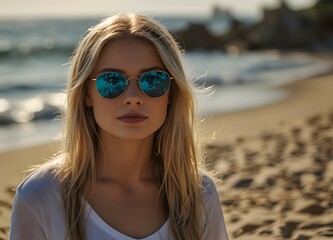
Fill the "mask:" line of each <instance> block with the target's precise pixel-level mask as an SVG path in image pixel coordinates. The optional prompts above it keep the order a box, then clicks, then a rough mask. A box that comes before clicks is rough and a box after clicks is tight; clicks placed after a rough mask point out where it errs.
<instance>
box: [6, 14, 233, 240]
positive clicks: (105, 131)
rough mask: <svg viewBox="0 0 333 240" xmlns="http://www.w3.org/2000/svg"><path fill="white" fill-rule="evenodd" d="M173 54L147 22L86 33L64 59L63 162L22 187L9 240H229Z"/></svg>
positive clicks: (160, 30) (111, 24)
mask: <svg viewBox="0 0 333 240" xmlns="http://www.w3.org/2000/svg"><path fill="white" fill-rule="evenodd" d="M180 55H181V54H180V50H179V47H178V45H177V43H176V42H175V40H174V39H173V37H172V36H171V34H170V33H169V32H168V31H167V30H166V29H165V28H164V27H162V26H161V25H159V24H158V23H157V22H155V21H153V20H152V19H150V18H147V17H144V16H138V15H134V14H130V15H119V16H115V17H111V18H108V19H106V20H104V21H102V22H101V23H100V24H98V25H96V26H95V27H93V28H91V29H90V30H89V32H88V34H87V35H86V36H85V37H84V38H83V40H82V41H81V42H80V44H79V45H78V46H77V48H76V50H75V52H74V54H73V57H72V59H71V73H70V79H69V84H68V89H67V110H66V113H65V115H64V123H65V125H64V154H63V155H62V156H61V157H58V158H57V159H55V160H53V161H52V162H51V163H48V164H46V165H44V166H42V167H40V168H39V169H38V170H36V171H35V172H34V173H32V174H31V175H30V176H29V177H28V178H27V179H26V180H25V181H24V182H23V183H22V184H21V185H20V186H19V188H18V190H17V194H16V197H15V200H14V207H13V213H12V219H11V231H10V239H13V240H14V239H57V240H59V239H75V240H76V239H128V240H130V239H132V240H133V239H145V240H151V239H174V240H180V239H191V240H199V239H212V240H213V239H214V240H216V239H228V237H227V234H226V229H225V224H224V220H223V215H222V211H221V207H220V203H219V199H218V194H217V191H216V188H215V186H214V184H213V182H212V181H211V179H210V178H209V177H207V176H206V175H204V174H202V173H201V172H199V170H198V165H197V159H199V156H198V153H197V152H196V149H195V143H194V137H195V136H194V131H193V129H194V127H195V118H194V100H193V92H192V88H191V86H190V85H189V83H188V82H187V80H186V77H185V73H184V70H183V67H182V64H181V59H180Z"/></svg>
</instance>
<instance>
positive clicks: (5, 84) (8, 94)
mask: <svg viewBox="0 0 333 240" xmlns="http://www.w3.org/2000/svg"><path fill="white" fill-rule="evenodd" d="M100 19H101V18H87V19H25V20H5V19H1V20H0V151H7V150H11V149H17V148H22V147H27V146H32V145H37V144H41V143H45V142H50V141H52V140H53V139H54V138H57V137H59V134H60V130H61V127H60V126H61V124H60V121H59V120H57V117H58V116H59V114H60V112H61V111H62V110H63V102H64V100H65V94H64V93H63V90H64V88H65V86H66V81H67V73H68V67H69V65H68V62H69V58H70V55H71V52H72V51H73V49H74V47H75V45H76V44H77V42H78V41H79V40H80V39H81V37H82V36H83V35H84V34H85V32H86V30H87V29H88V28H89V27H91V26H93V25H95V24H97V23H98V22H99V20H100ZM156 19H157V20H159V21H160V22H162V23H163V24H164V25H165V26H166V27H167V28H168V29H169V30H170V31H175V30H179V29H182V28H185V27H186V26H187V25H188V23H189V22H200V23H204V24H206V26H207V27H208V29H209V30H210V31H211V32H212V33H214V34H219V33H222V32H224V31H226V30H227V29H228V26H229V23H228V21H227V20H226V19H221V18H210V17H200V18H198V17H156ZM183 62H184V65H185V69H186V72H187V76H188V78H189V81H194V84H195V85H198V86H202V85H205V86H211V87H212V89H211V91H210V92H209V93H202V92H198V93H197V95H196V97H197V102H198V114H199V115H201V116H207V115H214V114H220V113H228V112H234V111H240V110H244V109H250V108H256V107H259V106H264V105H267V104H270V103H272V102H276V101H280V100H282V99H284V98H286V97H288V96H289V93H288V92H286V91H285V90H282V89H281V88H278V87H279V86H282V85H284V84H287V83H290V82H293V81H298V80H302V79H305V78H309V77H313V76H316V75H320V74H323V73H325V72H328V71H332V68H333V65H332V64H331V63H329V62H325V61H319V60H314V59H313V58H307V57H304V56H302V55H300V56H294V57H291V56H289V57H285V56H282V55H280V54H278V53H277V52H274V51H270V52H265V53H263V52H247V53H241V54H238V55H235V54H226V53H223V52H219V51H210V52H205V51H203V50H200V49H198V50H196V51H192V52H186V53H185V54H184V56H183Z"/></svg>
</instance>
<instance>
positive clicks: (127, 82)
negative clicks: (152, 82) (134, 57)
mask: <svg viewBox="0 0 333 240" xmlns="http://www.w3.org/2000/svg"><path fill="white" fill-rule="evenodd" d="M150 72H161V73H165V74H167V76H168V81H169V86H168V89H167V90H166V91H165V93H164V94H163V95H161V96H158V97H151V96H149V95H147V94H146V93H145V92H144V91H143V90H142V88H141V86H140V79H141V78H142V76H144V75H145V74H147V73H150ZM105 73H117V74H121V75H123V76H124V77H125V79H126V80H127V81H126V87H125V89H124V91H123V92H122V93H121V94H120V95H118V96H116V97H114V98H107V97H104V96H103V95H102V94H101V93H100V92H99V91H98V89H97V79H98V77H99V76H100V75H101V74H105ZM131 79H136V84H137V86H138V88H139V89H140V91H141V92H142V93H143V94H144V95H145V96H147V97H149V98H160V97H163V96H164V95H165V94H166V93H167V92H168V91H169V89H170V86H171V80H172V79H174V78H173V77H172V76H170V74H169V73H168V72H166V71H159V70H157V71H155V70H152V71H148V72H144V73H141V74H140V76H138V77H130V78H128V77H127V76H126V75H125V74H123V73H120V72H102V73H100V74H98V75H97V77H96V78H92V79H91V80H92V81H95V82H96V83H95V87H96V90H97V92H98V94H99V95H100V96H101V97H102V98H105V99H116V98H119V97H121V96H122V95H123V94H124V93H125V92H126V91H127V88H128V85H129V81H130V80H131Z"/></svg>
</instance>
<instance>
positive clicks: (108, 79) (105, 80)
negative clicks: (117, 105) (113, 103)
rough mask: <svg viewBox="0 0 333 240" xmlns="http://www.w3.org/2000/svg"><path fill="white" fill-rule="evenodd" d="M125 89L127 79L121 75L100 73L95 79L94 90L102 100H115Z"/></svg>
mask: <svg viewBox="0 0 333 240" xmlns="http://www.w3.org/2000/svg"><path fill="white" fill-rule="evenodd" d="M126 87H127V79H126V77H125V76H124V75H123V74H121V73H116V72H111V73H101V74H100V75H98V77H97V79H96V88H97V91H98V92H99V94H100V95H101V96H102V97H104V98H116V97H118V96H120V95H121V94H122V93H123V92H124V91H125V90H126Z"/></svg>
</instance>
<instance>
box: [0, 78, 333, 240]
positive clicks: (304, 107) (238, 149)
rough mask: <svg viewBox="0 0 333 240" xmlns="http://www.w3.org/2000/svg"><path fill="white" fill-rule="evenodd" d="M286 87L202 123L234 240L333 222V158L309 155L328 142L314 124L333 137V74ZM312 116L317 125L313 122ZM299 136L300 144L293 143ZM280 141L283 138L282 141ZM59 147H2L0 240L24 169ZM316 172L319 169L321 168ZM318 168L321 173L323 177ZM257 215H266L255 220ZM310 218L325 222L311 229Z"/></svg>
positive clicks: (297, 232)
mask: <svg viewBox="0 0 333 240" xmlns="http://www.w3.org/2000/svg"><path fill="white" fill-rule="evenodd" d="M282 88H283V89H284V90H286V91H289V92H290V93H291V94H290V97H289V98H287V99H284V100H282V101H279V102H276V103H273V104H270V105H267V106H264V107H259V108H256V109H249V110H244V111H240V112H233V113H227V114H220V115H217V116H213V117H210V118H206V119H205V120H204V121H203V122H202V123H201V126H200V129H202V130H201V132H200V134H199V137H200V139H202V142H203V143H204V144H205V145H206V150H207V153H208V158H207V162H208V164H209V167H210V168H211V169H210V170H214V171H216V172H217V173H218V175H217V176H218V177H219V178H220V179H221V182H220V183H218V185H217V188H218V191H219V194H220V197H221V204H222V207H223V210H224V215H225V220H226V222H227V229H228V232H229V237H230V239H259V240H260V239H281V238H282V237H283V236H290V237H292V239H310V238H300V236H317V235H318V234H321V233H320V231H324V230H325V229H327V228H329V227H330V226H331V225H329V221H331V219H332V217H333V212H332V209H327V206H330V205H329V201H331V200H332V199H333V195H332V196H331V195H327V194H328V193H325V191H327V190H325V191H324V190H323V189H325V187H326V188H327V187H329V188H330V189H331V187H330V185H328V184H329V182H331V180H333V177H332V176H331V175H332V174H331V173H328V172H327V171H326V172H325V169H326V168H327V169H332V170H333V164H332V162H333V161H330V162H322V163H320V164H319V165H318V164H317V162H314V161H315V160H314V159H313V157H312V155H310V153H311V154H312V153H313V152H316V151H317V149H326V148H327V147H329V146H326V145H325V146H324V148H323V147H322V146H321V145H318V144H319V143H318V144H317V143H315V142H312V140H311V141H310V140H309V139H310V136H312V135H313V134H316V133H315V131H314V130H316V129H317V128H318V129H319V130H320V129H322V130H320V131H319V130H318V134H324V135H323V136H324V137H323V139H333V132H332V128H330V126H329V125H328V123H326V122H325V121H328V120H327V119H331V118H332V120H333V94H332V89H333V74H332V73H331V74H327V75H324V76H318V77H314V78H311V79H305V80H301V81H296V82H293V83H291V84H288V85H285V86H283V87H282ZM318 119H319V120H318ZM311 122H314V123H313V124H312V125H311V126H310V125H309V124H310V123H311ZM316 124H317V125H316ZM318 124H319V125H318ZM325 126H326V128H325ZM316 131H317V130H316ZM299 132H300V133H299ZM295 134H298V135H297V136H299V139H298V140H299V143H297V142H296V143H294V142H293V141H294V140H295V139H296V137H295V136H296V135H295ZM303 135H304V136H303ZM281 139H284V140H283V142H282V143H281V142H279V141H280V140H281ZM289 139H292V141H291V140H289ZM281 141H282V140H281ZM327 141H329V140H327ZM300 143H304V144H305V147H304V148H305V149H308V150H307V151H308V153H307V154H308V155H306V154H305V155H301V156H299V157H298V158H296V160H297V161H298V162H289V161H290V160H291V159H292V158H289V152H288V154H286V153H284V155H283V156H281V157H282V159H280V160H274V161H276V162H269V163H267V161H268V160H267V156H268V155H272V156H275V155H276V154H277V152H279V151H282V150H276V149H275V146H279V144H282V146H284V150H285V149H289V148H290V149H291V150H290V151H291V153H292V152H293V148H294V145H295V146H296V145H297V144H300ZM283 144H284V145H283ZM316 144H317V145H318V146H317V145H316ZM320 144H324V142H322V143H320ZM59 146H60V144H59V142H53V143H47V144H41V145H38V146H34V147H29V148H25V149H18V150H12V151H6V152H1V153H0V196H1V198H0V216H1V218H0V219H1V220H0V240H2V239H7V235H6V234H8V230H9V220H10V212H11V206H12V199H13V196H14V190H13V189H14V188H15V187H17V185H18V184H19V183H20V182H21V181H22V180H23V178H24V176H25V175H26V174H27V173H23V172H22V171H24V170H26V169H28V168H29V166H31V165H36V164H40V163H42V162H44V161H45V160H47V159H50V158H51V156H52V155H53V154H54V153H56V152H57V149H59ZM300 146H303V145H300ZM262 151H263V152H262ZM276 151H277V152H276ZM285 151H287V150H285ZM288 151H289V150H288ZM299 151H301V152H302V149H301V148H300V149H299ZM327 151H329V150H327ZM332 151H333V150H332ZM291 153H290V154H291ZM266 155H267V156H266ZM296 160H293V161H296ZM269 161H270V160H269ZM316 161H317V160H316ZM319 170H320V171H322V172H319V173H318V172H316V171H319ZM295 174H296V175H295ZM316 174H317V175H318V174H321V175H320V176H321V178H319V180H318V182H317V180H316V179H317V177H316V176H317V175H316ZM292 176H294V177H292ZM295 176H301V177H297V179H299V178H300V180H297V181H300V184H305V186H304V187H302V188H300V189H301V190H302V189H305V190H306V191H307V192H305V193H308V194H310V196H315V197H314V198H307V197H304V196H305V195H304V194H303V192H302V191H303V190H302V191H301V190H300V189H298V187H297V186H298V185H295V186H294V185H293V184H294V181H296V180H295V179H294V178H295ZM320 179H323V180H320ZM267 184H268V185H267ZM306 184H308V186H307V185H306ZM289 185H290V186H289ZM288 186H289V187H288ZM288 189H289V190H288ZM305 190H304V191H305ZM306 196H307V195H306ZM322 196H323V197H324V198H322ZM316 199H317V200H318V201H317V200H316ZM330 199H331V200H330ZM288 204H289V208H288ZM298 205H300V206H301V207H297V206H298ZM307 207H309V208H310V209H312V210H313V209H314V210H313V211H315V215H311V214H308V215H306V216H305V217H304V216H303V215H302V214H300V213H299V211H303V210H304V209H305V210H304V211H310V210H307ZM286 209H287V210H288V211H287V210H286ZM318 209H319V210H318ZM318 211H319V213H320V214H318ZM258 216H265V217H264V218H263V219H261V220H260V221H258V222H256V219H257V218H258ZM311 220H314V221H317V222H320V223H321V224H322V225H323V227H322V228H320V227H317V228H313V229H312V230H311V229H310V230H309V229H306V226H307V225H306V224H312V222H311ZM292 223H294V224H292ZM313 224H314V223H313ZM281 229H282V230H283V231H285V232H283V231H282V230H281ZM318 229H319V230H318ZM331 229H333V226H332V228H331ZM286 232H287V233H286ZM289 233H290V234H289ZM265 234H266V235H265ZM283 234H285V235H283ZM288 234H289V235H288ZM325 234H326V233H323V234H322V235H320V236H322V237H323V238H321V239H329V238H326V237H325V236H324V235H325ZM326 235H327V234H326ZM274 237H275V238H274ZM297 237H299V238H297ZM290 239H291V238H290Z"/></svg>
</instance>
